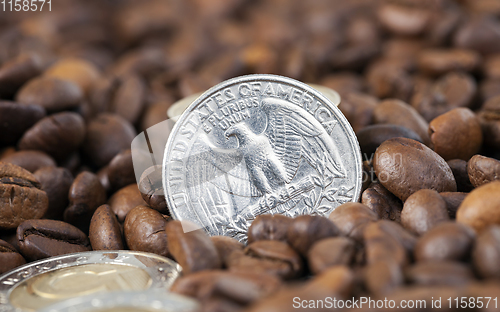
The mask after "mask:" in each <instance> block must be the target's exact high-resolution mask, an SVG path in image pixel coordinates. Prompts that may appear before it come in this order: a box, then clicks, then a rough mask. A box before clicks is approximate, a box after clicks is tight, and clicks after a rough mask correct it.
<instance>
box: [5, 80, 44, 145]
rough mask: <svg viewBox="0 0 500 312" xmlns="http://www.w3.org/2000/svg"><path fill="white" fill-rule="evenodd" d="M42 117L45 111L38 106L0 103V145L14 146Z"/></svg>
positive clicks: (7, 102)
mask: <svg viewBox="0 0 500 312" xmlns="http://www.w3.org/2000/svg"><path fill="white" fill-rule="evenodd" d="M0 79H1V78H0ZM43 117H45V110H44V109H43V108H42V107H40V106H38V105H19V104H18V103H15V102H9V101H0V143H3V144H15V143H16V142H17V140H19V138H20V137H21V136H22V135H23V133H24V132H25V131H26V130H27V129H29V128H31V126H33V125H34V124H35V123H36V122H38V121H39V120H40V119H42V118H43Z"/></svg>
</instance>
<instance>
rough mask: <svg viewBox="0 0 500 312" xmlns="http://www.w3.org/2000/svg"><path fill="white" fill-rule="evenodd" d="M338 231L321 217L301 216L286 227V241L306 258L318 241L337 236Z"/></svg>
mask: <svg viewBox="0 0 500 312" xmlns="http://www.w3.org/2000/svg"><path fill="white" fill-rule="evenodd" d="M338 234H339V229H338V228H337V226H336V225H335V224H334V223H333V222H332V221H331V219H330V220H329V219H327V218H325V217H322V216H312V215H302V216H298V217H296V218H295V219H293V221H292V223H291V224H290V225H289V226H288V230H287V235H286V237H287V241H288V243H289V244H290V246H292V247H293V249H295V250H297V251H298V252H299V253H300V254H301V255H302V256H304V257H305V256H307V252H308V250H309V248H311V246H312V245H313V244H314V243H315V242H316V241H318V240H320V239H323V238H326V237H332V236H337V235H338Z"/></svg>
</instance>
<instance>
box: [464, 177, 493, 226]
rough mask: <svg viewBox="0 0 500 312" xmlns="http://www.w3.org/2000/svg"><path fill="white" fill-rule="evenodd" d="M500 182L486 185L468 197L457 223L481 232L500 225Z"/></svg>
mask: <svg viewBox="0 0 500 312" xmlns="http://www.w3.org/2000/svg"><path fill="white" fill-rule="evenodd" d="M499 193H500V181H493V182H490V183H487V184H484V185H482V186H480V187H478V188H476V189H475V190H473V191H472V192H470V193H469V195H467V197H465V199H464V201H463V202H462V204H461V205H460V207H459V208H458V211H457V222H461V223H464V224H467V225H469V226H471V227H473V228H474V229H475V230H476V232H481V231H482V230H484V229H485V228H487V227H488V226H490V225H493V224H500V210H499V209H498V206H499V205H500V198H499V197H498V194H499Z"/></svg>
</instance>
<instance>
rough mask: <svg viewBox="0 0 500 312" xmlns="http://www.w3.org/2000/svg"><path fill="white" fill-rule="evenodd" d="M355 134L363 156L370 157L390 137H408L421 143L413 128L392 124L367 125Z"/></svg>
mask: <svg viewBox="0 0 500 312" xmlns="http://www.w3.org/2000/svg"><path fill="white" fill-rule="evenodd" d="M356 136H357V137H358V141H359V146H360V147H361V152H362V153H363V156H365V157H371V155H372V154H373V153H375V150H376V149H377V148H378V147H379V146H380V144H382V143H383V142H385V141H387V140H389V139H392V138H399V137H401V138H408V139H412V140H415V141H419V142H421V143H423V142H422V139H421V138H420V136H419V135H418V134H416V133H415V132H414V131H413V130H410V129H408V128H406V127H403V126H396V125H392V124H387V125H383V124H382V125H373V126H367V127H364V128H363V129H361V130H360V131H359V132H357V133H356Z"/></svg>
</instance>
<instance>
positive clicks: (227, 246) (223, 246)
mask: <svg viewBox="0 0 500 312" xmlns="http://www.w3.org/2000/svg"><path fill="white" fill-rule="evenodd" d="M210 240H211V241H212V243H214V245H215V248H217V252H218V253H219V258H220V260H221V262H222V266H223V267H226V268H227V266H228V264H229V259H230V257H231V254H232V253H233V252H234V251H243V248H245V245H243V243H240V242H239V241H237V240H236V239H234V238H232V237H228V236H212V237H210Z"/></svg>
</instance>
